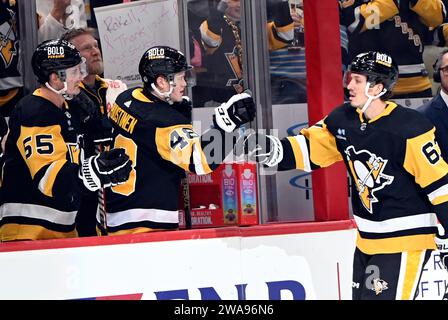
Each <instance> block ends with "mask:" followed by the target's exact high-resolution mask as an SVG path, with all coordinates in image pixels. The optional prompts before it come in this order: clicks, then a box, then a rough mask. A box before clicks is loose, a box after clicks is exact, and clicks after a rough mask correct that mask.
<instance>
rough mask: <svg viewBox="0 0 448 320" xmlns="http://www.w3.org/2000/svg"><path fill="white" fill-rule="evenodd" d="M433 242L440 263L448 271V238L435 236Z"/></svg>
mask: <svg viewBox="0 0 448 320" xmlns="http://www.w3.org/2000/svg"><path fill="white" fill-rule="evenodd" d="M434 240H435V242H436V246H437V250H438V251H439V254H440V261H442V264H443V267H444V268H445V269H446V270H448V236H446V235H445V236H440V235H437V236H436V237H435V239H434Z"/></svg>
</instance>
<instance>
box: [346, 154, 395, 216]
mask: <svg viewBox="0 0 448 320" xmlns="http://www.w3.org/2000/svg"><path fill="white" fill-rule="evenodd" d="M345 154H346V156H347V162H348V165H349V168H350V172H351V174H352V176H353V180H354V182H355V183H356V188H357V190H358V195H359V198H360V199H361V203H362V204H363V206H364V208H366V210H367V211H369V212H370V213H373V204H374V203H375V202H378V199H377V198H376V197H375V191H378V190H381V189H383V188H384V187H385V186H387V185H389V184H391V183H392V182H393V181H394V177H393V176H389V175H386V174H384V173H383V171H384V168H385V167H386V165H387V162H388V160H384V159H382V158H381V157H378V156H376V155H375V154H373V153H371V152H369V151H367V150H361V151H359V152H358V151H356V150H355V148H354V147H353V146H349V147H348V148H347V149H346V150H345Z"/></svg>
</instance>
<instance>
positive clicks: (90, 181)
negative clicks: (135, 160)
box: [79, 148, 132, 191]
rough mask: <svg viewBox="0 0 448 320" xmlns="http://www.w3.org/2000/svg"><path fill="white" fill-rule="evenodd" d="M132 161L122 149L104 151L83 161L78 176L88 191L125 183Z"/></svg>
mask: <svg viewBox="0 0 448 320" xmlns="http://www.w3.org/2000/svg"><path fill="white" fill-rule="evenodd" d="M131 170H132V161H131V160H129V156H128V155H127V154H126V153H125V150H124V149H122V148H117V149H112V150H110V151H105V152H102V153H100V154H99V155H96V156H92V157H90V158H88V159H86V160H84V161H83V163H82V166H81V168H80V173H79V176H80V178H81V179H82V181H83V183H84V185H85V186H86V188H87V189H89V190H90V191H96V190H98V189H99V188H101V187H110V186H116V185H118V184H122V183H124V182H126V181H127V180H128V178H129V174H130V172H131Z"/></svg>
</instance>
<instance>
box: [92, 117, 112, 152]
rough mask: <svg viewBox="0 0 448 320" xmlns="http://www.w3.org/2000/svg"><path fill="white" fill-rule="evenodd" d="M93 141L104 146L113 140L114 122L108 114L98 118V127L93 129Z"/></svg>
mask: <svg viewBox="0 0 448 320" xmlns="http://www.w3.org/2000/svg"><path fill="white" fill-rule="evenodd" d="M93 142H94V143H95V145H101V146H103V147H107V146H109V145H110V144H111V142H112V124H111V123H110V120H109V118H108V117H107V116H106V115H102V116H101V117H100V118H98V119H97V127H96V128H95V130H94V131H93Z"/></svg>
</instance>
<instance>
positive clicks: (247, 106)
mask: <svg viewBox="0 0 448 320" xmlns="http://www.w3.org/2000/svg"><path fill="white" fill-rule="evenodd" d="M255 113H256V107H255V103H254V100H253V99H252V97H251V95H250V91H248V90H246V91H245V92H243V93H240V94H235V95H234V96H232V97H231V98H230V99H229V101H227V102H225V103H223V104H221V105H220V106H219V107H216V108H215V114H214V117H213V122H214V124H215V127H216V126H218V127H219V128H221V129H222V130H224V131H225V132H228V133H231V132H233V131H234V130H235V129H237V128H239V127H240V126H241V125H242V124H244V123H247V122H250V121H252V120H254V118H255Z"/></svg>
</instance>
